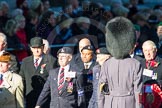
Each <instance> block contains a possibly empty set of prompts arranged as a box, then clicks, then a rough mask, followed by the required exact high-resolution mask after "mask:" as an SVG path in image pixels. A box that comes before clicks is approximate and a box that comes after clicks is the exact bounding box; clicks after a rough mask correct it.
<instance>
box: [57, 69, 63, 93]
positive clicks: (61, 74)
mask: <svg viewBox="0 0 162 108" xmlns="http://www.w3.org/2000/svg"><path fill="white" fill-rule="evenodd" d="M63 85H64V68H61V72H60V74H59V82H58V92H59V94H61V92H62V88H63Z"/></svg>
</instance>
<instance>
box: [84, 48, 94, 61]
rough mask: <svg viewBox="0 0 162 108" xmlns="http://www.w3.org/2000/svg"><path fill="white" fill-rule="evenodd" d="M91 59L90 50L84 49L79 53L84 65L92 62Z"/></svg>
mask: <svg viewBox="0 0 162 108" xmlns="http://www.w3.org/2000/svg"><path fill="white" fill-rule="evenodd" d="M92 58H93V51H90V50H87V49H84V50H83V51H82V52H81V59H82V61H83V62H84V63H88V62H90V61H91V60H92Z"/></svg>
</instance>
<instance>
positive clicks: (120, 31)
mask: <svg viewBox="0 0 162 108" xmlns="http://www.w3.org/2000/svg"><path fill="white" fill-rule="evenodd" d="M105 29H106V47H107V49H108V50H109V52H110V54H111V55H112V56H113V57H115V58H116V59H122V58H125V57H127V56H128V55H129V53H130V51H131V50H132V49H133V47H134V45H135V42H136V36H135V29H134V26H133V23H132V22H131V21H130V20H129V19H127V18H125V17H115V18H113V19H111V20H110V21H109V22H107V24H106V28H105Z"/></svg>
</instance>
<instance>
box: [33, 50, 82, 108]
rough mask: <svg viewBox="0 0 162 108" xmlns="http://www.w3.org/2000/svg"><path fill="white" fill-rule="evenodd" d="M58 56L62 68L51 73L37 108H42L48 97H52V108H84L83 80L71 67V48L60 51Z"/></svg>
mask: <svg viewBox="0 0 162 108" xmlns="http://www.w3.org/2000/svg"><path fill="white" fill-rule="evenodd" d="M57 56H58V63H59V65H60V67H58V68H56V69H53V70H50V71H49V76H48V79H47V81H46V83H45V85H44V88H43V90H42V92H41V94H40V96H39V98H38V101H37V104H36V105H37V106H36V107H35V108H42V107H41V106H42V105H43V104H44V102H45V101H44V100H46V98H47V96H48V95H51V104H50V108H78V107H79V108H84V107H85V106H84V90H83V78H82V74H81V72H78V71H77V69H76V67H75V66H73V65H70V61H71V59H72V50H71V48H69V47H63V48H61V49H59V50H58V52H57Z"/></svg>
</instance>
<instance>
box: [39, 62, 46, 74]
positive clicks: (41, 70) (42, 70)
mask: <svg viewBox="0 0 162 108" xmlns="http://www.w3.org/2000/svg"><path fill="white" fill-rule="evenodd" d="M45 67H46V64H42V65H41V69H40V74H43V73H44V68H45Z"/></svg>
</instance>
